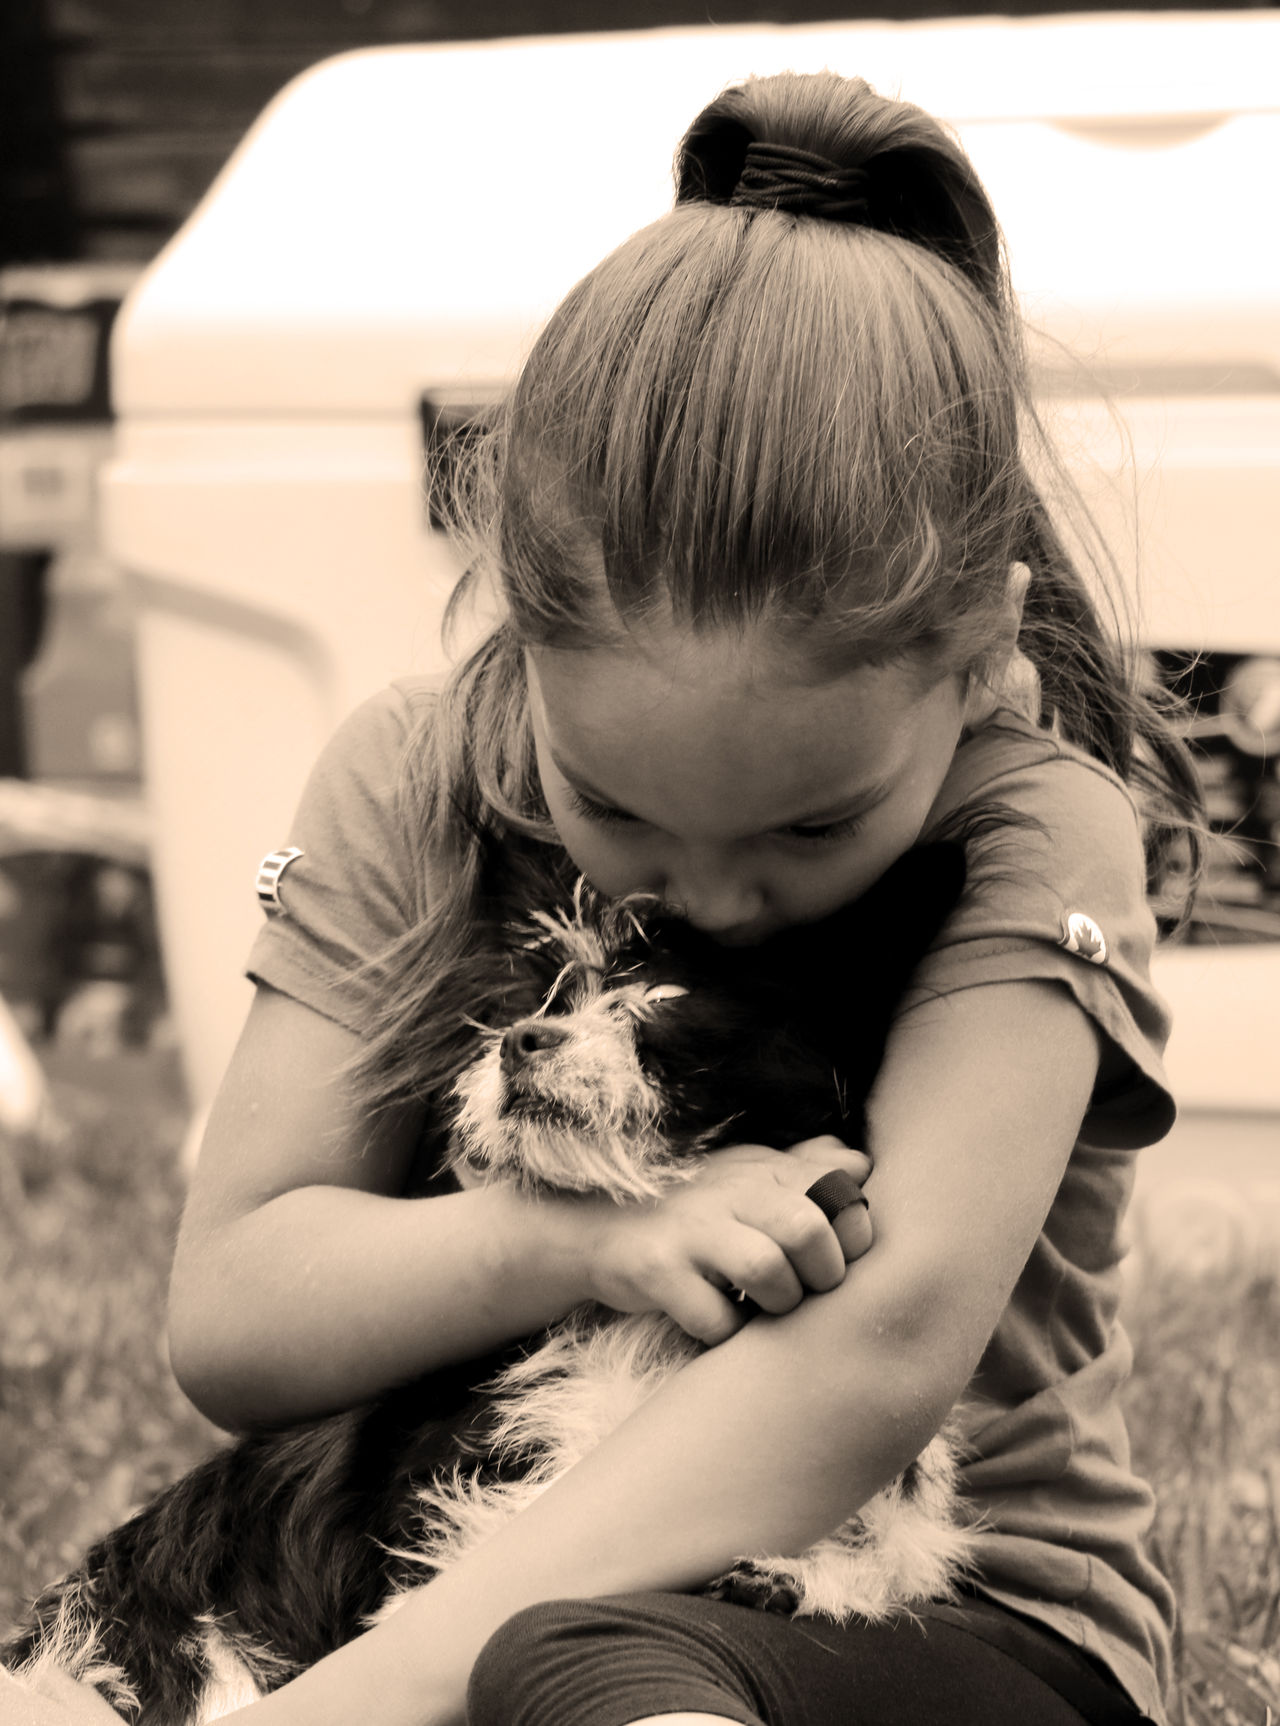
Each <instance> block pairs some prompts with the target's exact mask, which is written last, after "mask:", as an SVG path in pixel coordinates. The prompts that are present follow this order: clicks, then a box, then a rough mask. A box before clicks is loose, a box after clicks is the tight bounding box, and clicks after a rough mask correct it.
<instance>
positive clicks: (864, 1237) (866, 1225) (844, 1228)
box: [831, 1205, 875, 1264]
mask: <svg viewBox="0 0 1280 1726" xmlns="http://www.w3.org/2000/svg"><path fill="white" fill-rule="evenodd" d="M831 1227H832V1229H833V1230H834V1231H835V1237H836V1239H837V1240H838V1241H839V1243H840V1250H841V1252H843V1254H844V1258H845V1263H846V1264H852V1263H853V1261H854V1259H860V1258H861V1257H862V1255H863V1253H865V1252H866V1250H867V1248H868V1247H869V1246H870V1245H871V1243H872V1241H873V1240H874V1239H875V1229H874V1227H873V1226H872V1222H871V1211H870V1209H869V1208H868V1207H867V1206H866V1205H848V1206H847V1207H846V1208H845V1209H844V1210H842V1211H841V1212H840V1213H839V1214H838V1215H837V1217H836V1219H835V1221H834V1222H833V1223H832V1224H831Z"/></svg>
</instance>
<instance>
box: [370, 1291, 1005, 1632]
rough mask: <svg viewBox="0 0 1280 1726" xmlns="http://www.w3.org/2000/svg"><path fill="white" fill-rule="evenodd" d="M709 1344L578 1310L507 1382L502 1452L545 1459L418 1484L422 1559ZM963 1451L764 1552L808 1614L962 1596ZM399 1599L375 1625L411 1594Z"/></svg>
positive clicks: (868, 1614)
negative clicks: (509, 1477) (831, 1523)
mask: <svg viewBox="0 0 1280 1726" xmlns="http://www.w3.org/2000/svg"><path fill="white" fill-rule="evenodd" d="M698 1350H699V1345H698V1344H696V1343H694V1342H693V1341H691V1340H690V1339H689V1338H688V1337H687V1336H686V1335H685V1334H684V1333H683V1332H682V1331H681V1330H680V1329H679V1328H678V1327H677V1326H676V1325H675V1324H673V1323H672V1322H671V1320H669V1319H667V1318H665V1317H664V1316H663V1315H661V1314H650V1313H643V1314H630V1315H626V1316H621V1317H619V1316H617V1315H613V1314H609V1313H607V1312H605V1311H604V1310H603V1309H600V1308H593V1307H587V1308H579V1309H578V1310H577V1311H576V1312H574V1313H571V1314H570V1315H569V1317H568V1318H566V1319H565V1320H564V1321H563V1322H562V1323H561V1324H560V1325H558V1326H557V1327H556V1328H555V1329H554V1330H553V1331H552V1333H551V1335H550V1336H549V1337H548V1339H547V1340H546V1342H545V1343H544V1344H543V1345H542V1347H540V1348H539V1349H538V1350H537V1351H536V1352H535V1353H534V1354H531V1355H529V1356H528V1357H526V1358H525V1359H523V1360H521V1361H520V1362H518V1363H517V1364H516V1365H515V1366H513V1367H511V1368H509V1369H508V1370H507V1371H506V1372H505V1373H503V1375H502V1376H501V1377H500V1378H499V1379H498V1380H497V1382H496V1386H495V1390H496V1394H497V1427H496V1436H495V1445H494V1448H495V1450H497V1451H499V1452H502V1451H506V1452H509V1453H510V1454H512V1455H525V1456H530V1455H531V1456H533V1457H534V1458H535V1461H534V1465H533V1467H532V1468H531V1469H530V1470H529V1472H528V1473H527V1474H526V1475H525V1476H524V1478H522V1479H520V1480H517V1481H514V1482H510V1483H502V1484H498V1485H487V1486H486V1485H484V1484H482V1483H481V1481H480V1480H479V1478H478V1476H477V1475H476V1473H474V1472H471V1471H469V1472H466V1473H464V1472H463V1471H461V1470H460V1469H455V1470H454V1472H453V1474H452V1475H451V1476H450V1477H448V1478H446V1479H444V1480H438V1481H436V1482H434V1483H433V1484H432V1485H431V1486H428V1487H424V1488H423V1490H422V1491H421V1493H420V1494H419V1504H420V1509H421V1514H422V1522H423V1533H422V1539H421V1542H420V1544H418V1545H417V1546H416V1548H415V1549H414V1551H413V1552H412V1553H407V1554H403V1555H402V1556H408V1557H413V1558H414V1559H415V1560H417V1561H419V1562H421V1563H422V1564H423V1565H424V1566H430V1567H431V1568H432V1569H441V1570H442V1569H445V1568H447V1566H449V1565H450V1564H455V1563H457V1561H458V1560H459V1559H460V1558H462V1557H463V1556H464V1555H465V1554H466V1553H467V1552H469V1551H471V1550H473V1549H474V1548H475V1547H477V1546H481V1545H483V1544H484V1542H485V1541H487V1540H488V1539H489V1538H490V1537H491V1536H492V1535H493V1534H495V1533H496V1532H497V1530H498V1529H499V1528H501V1526H502V1525H503V1523H505V1522H506V1521H507V1520H508V1518H510V1517H512V1516H515V1515H518V1514H519V1512H520V1511H521V1510H523V1509H524V1508H525V1507H526V1506H527V1505H528V1504H530V1503H531V1502H532V1501H533V1500H534V1499H535V1498H537V1497H538V1496H539V1495H540V1494H541V1493H542V1492H545V1491H546V1489H547V1487H548V1486H550V1485H551V1483H552V1482H553V1481H554V1480H556V1479H558V1478H559V1477H560V1475H562V1474H563V1473H564V1472H565V1471H566V1470H568V1469H570V1468H572V1467H573V1466H574V1464H575V1463H577V1462H579V1461H580V1460H581V1459H582V1458H583V1457H584V1456H586V1455H587V1454H588V1453H589V1452H590V1451H592V1450H594V1449H595V1447H596V1446H597V1445H598V1444H599V1443H600V1442H601V1441H602V1440H603V1439H604V1438H606V1437H607V1436H608V1434H609V1433H610V1432H612V1431H613V1430H614V1429H615V1428H616V1427H617V1426H619V1425H620V1424H621V1422H622V1421H624V1420H625V1419H626V1418H627V1417H628V1416H629V1415H630V1414H632V1413H633V1412H634V1411H635V1410H636V1409H637V1408H638V1407H639V1406H640V1404H641V1403H642V1402H644V1400H645V1399H646V1398H647V1397H649V1396H650V1395H652V1393H653V1392H654V1391H655V1390H656V1389H657V1387H658V1385H659V1384H660V1383H661V1382H662V1381H663V1379H665V1378H666V1377H667V1376H668V1375H669V1374H670V1373H672V1372H676V1371H678V1370H679V1369H680V1367H682V1366H683V1365H685V1363H686V1362H687V1361H689V1360H690V1359H691V1358H692V1357H693V1356H694V1355H695V1354H696V1353H697V1352H698ZM955 1482H956V1453H955V1448H954V1446H953V1443H952V1441H951V1439H950V1438H949V1437H948V1436H946V1435H945V1434H943V1435H939V1436H938V1437H937V1438H935V1439H934V1440H933V1441H932V1443H931V1444H930V1445H929V1446H928V1447H927V1448H926V1450H925V1451H924V1453H923V1454H922V1456H921V1457H920V1458H919V1459H918V1462H917V1464H916V1469H915V1478H914V1479H913V1482H912V1488H911V1490H910V1491H907V1490H906V1489H905V1487H904V1484H903V1482H902V1481H901V1480H897V1481H894V1482H892V1483H891V1484H890V1485H889V1486H888V1487H886V1488H885V1489H884V1490H883V1491H882V1492H880V1493H878V1494H876V1496H875V1497H874V1498H872V1499H871V1500H870V1502H869V1503H868V1504H866V1505H865V1506H864V1507H863V1509H862V1511H861V1513H860V1514H859V1515H858V1516H857V1517H855V1518H852V1519H851V1520H850V1521H849V1522H848V1523H846V1524H845V1525H844V1527H843V1528H841V1529H839V1530H838V1531H837V1532H836V1533H835V1534H833V1535H831V1536H829V1537H827V1538H825V1539H823V1540H820V1541H818V1542H817V1543H816V1544H815V1545H814V1546H812V1547H810V1548H809V1549H808V1550H807V1551H806V1552H804V1553H802V1554H800V1555H799V1556H793V1557H786V1556H769V1557H764V1558H753V1560H752V1569H753V1570H754V1571H757V1572H759V1571H767V1572H768V1573H769V1575H771V1576H772V1577H773V1578H774V1579H775V1580H776V1581H777V1582H779V1583H781V1584H785V1585H787V1586H789V1587H790V1588H791V1589H792V1590H793V1592H794V1593H795V1594H796V1596H797V1597H798V1600H799V1605H798V1608H797V1613H798V1615H800V1616H805V1615H812V1614H815V1613H823V1614H826V1615H828V1616H830V1617H833V1618H838V1619H846V1618H850V1617H854V1616H858V1617H863V1618H868V1619H879V1618H884V1617H885V1616H886V1615H887V1614H888V1613H889V1612H891V1611H893V1610H895V1609H897V1608H901V1607H907V1608H909V1607H911V1606H912V1605H918V1604H921V1603H922V1602H924V1601H926V1600H931V1599H939V1598H943V1597H945V1596H946V1595H947V1594H949V1593H950V1592H952V1590H953V1588H954V1583H955V1578H956V1575H957V1573H958V1572H959V1571H960V1570H961V1569H963V1567H964V1566H965V1564H966V1562H967V1561H968V1559H969V1558H970V1556H971V1553H972V1547H973V1534H972V1531H970V1530H969V1529H967V1528H965V1527H964V1526H963V1525H962V1524H961V1522H960V1520H959V1518H958V1516H957V1504H956V1492H955ZM402 1598H403V1596H402V1595H393V1596H392V1597H390V1598H389V1599H388V1600H387V1601H386V1602H385V1603H384V1605H383V1606H382V1608H381V1609H380V1611H379V1612H378V1614H377V1615H376V1617H375V1620H374V1622H380V1621H381V1620H382V1619H383V1618H385V1617H387V1616H389V1614H390V1613H391V1612H393V1611H394V1610H395V1609H396V1607H397V1606H399V1604H400V1603H401V1599H402Z"/></svg>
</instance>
